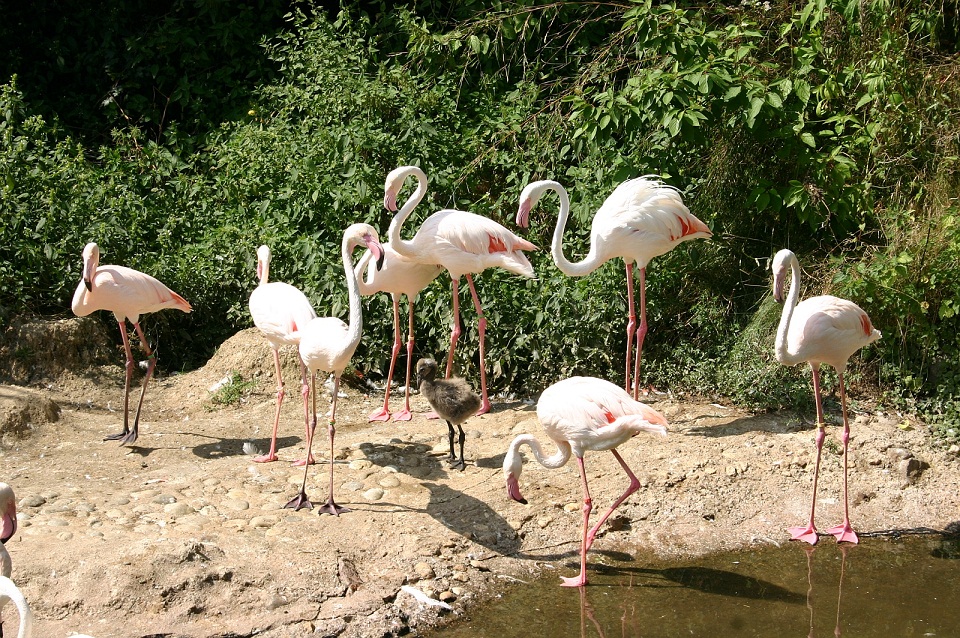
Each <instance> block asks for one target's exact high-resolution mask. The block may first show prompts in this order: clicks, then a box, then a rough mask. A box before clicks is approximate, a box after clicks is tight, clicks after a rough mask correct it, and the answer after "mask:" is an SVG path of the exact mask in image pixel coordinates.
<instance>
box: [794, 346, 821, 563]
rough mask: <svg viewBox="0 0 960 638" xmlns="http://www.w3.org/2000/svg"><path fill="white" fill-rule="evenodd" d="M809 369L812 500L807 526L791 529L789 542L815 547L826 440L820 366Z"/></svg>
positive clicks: (811, 366)
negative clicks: (813, 426) (813, 419)
mask: <svg viewBox="0 0 960 638" xmlns="http://www.w3.org/2000/svg"><path fill="white" fill-rule="evenodd" d="M810 368H811V369H812V370H813V394H814V400H815V401H816V404H817V436H816V439H815V441H816V444H817V462H816V465H815V466H814V469H813V499H812V503H811V505H810V521H809V522H808V523H807V525H806V526H805V527H804V526H800V527H791V528H790V529H789V530H787V531H789V532H790V540H792V541H805V542H807V543H810V544H811V545H815V544H816V543H817V540H818V539H819V536H818V535H817V528H816V526H815V525H814V524H813V519H814V512H815V511H816V507H817V480H818V479H819V477H820V457H821V455H822V452H823V440H824V439H825V438H826V431H825V430H824V428H825V426H826V424H825V423H824V421H823V403H822V402H821V400H820V366H819V365H817V364H810Z"/></svg>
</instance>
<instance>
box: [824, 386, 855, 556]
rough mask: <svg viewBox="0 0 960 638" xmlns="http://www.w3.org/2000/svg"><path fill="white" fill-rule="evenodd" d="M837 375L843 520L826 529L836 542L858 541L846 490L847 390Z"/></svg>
mask: <svg viewBox="0 0 960 638" xmlns="http://www.w3.org/2000/svg"><path fill="white" fill-rule="evenodd" d="M837 376H838V378H839V380H840V408H841V410H843V434H842V435H841V440H842V441H843V522H842V523H841V524H839V525H837V526H835V527H831V528H830V529H828V530H827V533H828V534H833V535H834V536H835V537H836V538H837V542H838V543H842V542H848V543H854V544H856V543H859V542H860V539H859V538H858V537H857V533H856V532H855V531H853V527H852V526H851V525H850V500H849V494H848V491H847V466H848V465H849V464H848V462H847V458H848V455H849V452H850V423H849V421H848V420H847V392H846V389H845V388H844V384H843V372H840V371H838V372H837Z"/></svg>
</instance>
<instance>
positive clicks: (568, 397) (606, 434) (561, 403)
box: [503, 377, 667, 587]
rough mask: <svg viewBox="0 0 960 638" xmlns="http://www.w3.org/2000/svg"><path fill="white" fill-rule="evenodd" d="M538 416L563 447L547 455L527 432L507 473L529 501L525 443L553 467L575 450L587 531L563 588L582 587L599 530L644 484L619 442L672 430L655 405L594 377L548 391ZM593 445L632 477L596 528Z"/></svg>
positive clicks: (515, 445) (511, 490)
mask: <svg viewBox="0 0 960 638" xmlns="http://www.w3.org/2000/svg"><path fill="white" fill-rule="evenodd" d="M537 418H538V419H539V420H540V424H541V425H542V426H543V429H544V431H545V432H546V433H547V436H549V437H550V438H551V439H552V440H553V442H554V443H555V444H556V446H557V451H556V453H555V454H553V455H552V456H549V457H548V456H546V455H545V454H544V452H543V448H542V447H541V446H540V443H539V442H538V441H537V439H536V438H535V437H534V436H533V435H532V434H521V435H520V436H518V437H517V438H515V439H514V440H513V441H512V442H511V443H510V447H509V448H508V449H507V454H506V456H505V457H504V459H503V474H504V477H505V478H506V482H507V495H508V496H509V497H510V498H512V499H513V500H515V501H517V502H519V503H526V502H527V501H526V499H524V498H523V496H521V495H520V480H519V479H520V471H521V470H522V469H523V466H522V458H521V455H520V448H521V446H523V445H527V446H529V447H530V450H531V451H532V452H533V456H534V457H535V458H536V459H537V461H538V462H539V463H540V464H541V465H543V466H544V467H546V468H548V469H555V468H558V467H563V466H564V465H566V463H567V461H568V460H570V454H571V453H572V454H573V455H574V456H576V457H577V464H578V465H579V467H580V483H581V486H582V488H583V533H582V535H581V541H580V575H579V576H577V577H576V578H563V579H562V580H563V584H562V586H563V587H582V586H583V585H586V584H587V551H588V550H589V549H590V546H591V545H593V539H594V538H595V537H596V535H597V531H598V530H599V529H600V527H601V526H602V525H603V524H604V522H606V520H607V519H608V518H609V517H610V515H611V514H612V513H613V511H614V510H615V509H617V507H618V506H619V505H620V504H621V503H622V502H623V501H625V500H626V499H627V497H629V496H630V495H631V494H633V493H634V492H636V491H637V489H638V488H639V487H640V481H639V480H637V477H636V476H634V474H633V472H632V471H630V468H629V466H627V463H626V461H624V460H623V457H622V456H620V453H619V452H617V449H616V448H617V447H618V446H619V445H620V444H621V443H624V442H626V441H627V440H629V439H631V438H633V437H634V436H636V435H637V434H640V433H641V432H650V433H654V434H660V435H664V436H665V435H666V434H667V428H666V425H667V420H666V418H664V416H663V415H662V414H660V413H659V412H657V411H656V410H654V409H653V408H651V407H649V406H647V405H644V404H643V403H640V402H639V401H636V400H634V398H633V397H632V396H630V394H629V393H628V392H626V391H625V390H621V389H620V388H619V387H618V386H616V385H614V384H613V383H610V382H609V381H604V380H602V379H596V378H594V377H570V378H568V379H564V380H562V381H558V382H557V383H554V384H553V385H552V386H550V387H549V388H547V389H546V390H544V391H543V394H541V395H540V401H539V402H538V403H537ZM590 450H610V451H611V452H612V453H613V456H614V458H616V459H617V462H618V463H619V464H620V467H622V468H623V471H624V472H626V474H627V476H628V477H629V479H630V484H629V485H628V486H627V489H626V490H625V491H624V492H623V494H621V495H620V497H619V498H618V499H617V500H616V501H614V503H613V505H611V506H610V508H609V509H608V510H607V511H606V512H604V514H603V516H601V517H600V520H599V521H597V524H596V525H594V526H593V528H589V529H588V526H589V523H590V511H591V510H592V508H593V502H592V500H591V499H590V488H589V487H588V485H587V473H586V469H585V467H584V463H583V455H584V454H585V453H586V452H587V451H590Z"/></svg>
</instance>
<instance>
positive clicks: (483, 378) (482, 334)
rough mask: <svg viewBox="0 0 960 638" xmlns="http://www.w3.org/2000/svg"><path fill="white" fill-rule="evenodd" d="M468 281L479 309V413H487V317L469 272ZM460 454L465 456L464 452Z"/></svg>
mask: <svg viewBox="0 0 960 638" xmlns="http://www.w3.org/2000/svg"><path fill="white" fill-rule="evenodd" d="M467 283H468V284H470V294H471V295H472V296H473V306H474V308H476V309H477V316H478V317H479V319H477V335H478V337H479V339H480V399H481V403H480V409H479V410H477V414H486V413H487V412H489V411H490V399H489V397H488V396H487V360H486V357H485V355H484V344H485V343H486V337H487V318H486V317H484V316H483V306H481V305H480V296H479V295H478V294H477V289H476V287H474V285H473V277H471V276H470V273H467ZM460 456H463V454H462V452H461V454H460Z"/></svg>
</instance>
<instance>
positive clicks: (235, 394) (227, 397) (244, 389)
mask: <svg viewBox="0 0 960 638" xmlns="http://www.w3.org/2000/svg"><path fill="white" fill-rule="evenodd" d="M256 385H257V382H256V381H253V380H252V379H251V380H249V381H245V380H244V379H243V375H241V374H240V373H239V372H237V371H236V370H231V371H230V378H229V379H228V380H227V382H226V383H224V384H223V385H221V386H220V387H219V388H217V391H216V392H214V393H213V395H211V396H210V406H209V408H210V409H211V410H216V409H218V408H220V407H223V406H225V405H240V403H241V402H242V401H243V400H244V399H246V398H247V397H248V396H250V392H251V390H253V389H254V388H255V387H256Z"/></svg>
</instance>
